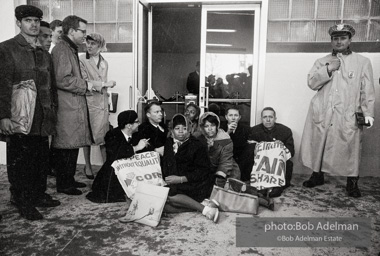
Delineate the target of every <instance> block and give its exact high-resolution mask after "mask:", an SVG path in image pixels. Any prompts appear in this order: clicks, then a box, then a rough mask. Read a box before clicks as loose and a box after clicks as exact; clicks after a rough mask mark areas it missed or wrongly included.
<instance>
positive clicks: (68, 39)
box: [62, 35, 78, 53]
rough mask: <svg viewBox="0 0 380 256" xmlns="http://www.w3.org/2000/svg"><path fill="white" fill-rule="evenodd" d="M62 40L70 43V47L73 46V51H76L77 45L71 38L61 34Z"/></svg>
mask: <svg viewBox="0 0 380 256" xmlns="http://www.w3.org/2000/svg"><path fill="white" fill-rule="evenodd" d="M62 40H64V41H65V42H67V43H68V44H69V45H70V47H71V48H73V49H74V50H75V52H77V53H78V45H76V44H74V42H73V41H71V39H70V38H69V37H68V36H67V35H63V36H62Z"/></svg>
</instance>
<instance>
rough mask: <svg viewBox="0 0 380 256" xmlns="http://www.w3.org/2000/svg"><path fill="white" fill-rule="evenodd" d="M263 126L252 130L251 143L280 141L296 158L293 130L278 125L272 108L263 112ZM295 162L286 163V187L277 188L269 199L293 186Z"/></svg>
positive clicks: (259, 125)
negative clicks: (291, 181)
mask: <svg viewBox="0 0 380 256" xmlns="http://www.w3.org/2000/svg"><path fill="white" fill-rule="evenodd" d="M261 121H262V123H261V124H258V125H256V126H254V127H252V128H251V132H250V135H249V138H248V139H249V140H250V142H251V143H257V142H262V141H268V142H270V141H276V140H279V141H281V142H282V143H284V145H285V147H286V148H287V149H288V150H289V151H290V154H291V155H292V157H293V156H294V140H293V134H292V130H290V129H289V128H288V127H286V126H285V125H282V124H280V123H276V111H274V109H273V108H271V107H266V108H264V109H263V110H262V112H261ZM292 173H293V162H292V161H291V160H288V161H286V173H285V186H284V187H275V188H273V190H272V191H271V192H270V193H269V197H278V196H281V194H282V191H283V190H284V189H285V188H287V187H289V186H290V185H291V183H290V180H291V179H292Z"/></svg>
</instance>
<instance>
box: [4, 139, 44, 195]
mask: <svg viewBox="0 0 380 256" xmlns="http://www.w3.org/2000/svg"><path fill="white" fill-rule="evenodd" d="M48 159H49V139H48V137H47V136H46V137H42V136H28V135H21V134H15V135H11V136H9V140H8V142H7V172H8V180H9V183H10V184H11V187H10V191H11V194H12V197H13V200H15V201H20V200H26V201H29V202H32V201H34V200H36V199H37V198H39V197H41V196H42V195H43V194H44V193H45V191H46V182H47V178H46V177H47V173H46V171H47V170H48V165H49V162H48Z"/></svg>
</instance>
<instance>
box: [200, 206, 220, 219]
mask: <svg viewBox="0 0 380 256" xmlns="http://www.w3.org/2000/svg"><path fill="white" fill-rule="evenodd" d="M202 214H203V215H204V216H206V217H207V218H208V219H210V220H212V221H213V222H214V223H217V222H218V220H219V210H218V208H213V207H210V206H205V208H204V209H203V211H202Z"/></svg>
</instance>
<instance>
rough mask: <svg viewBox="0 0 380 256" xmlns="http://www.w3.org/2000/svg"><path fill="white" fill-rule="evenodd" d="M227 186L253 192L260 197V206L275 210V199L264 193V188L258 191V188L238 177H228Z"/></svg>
mask: <svg viewBox="0 0 380 256" xmlns="http://www.w3.org/2000/svg"><path fill="white" fill-rule="evenodd" d="M226 184H227V185H226V187H227V188H228V189H230V190H233V191H236V192H241V193H246V194H251V195H254V196H258V197H259V206H264V207H265V208H268V209H269V210H271V211H274V201H273V198H270V197H269V196H268V195H267V194H268V193H263V190H260V191H258V190H257V188H255V187H253V186H251V185H249V184H247V183H245V182H243V181H241V180H237V179H233V178H229V179H227V183H226Z"/></svg>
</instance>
